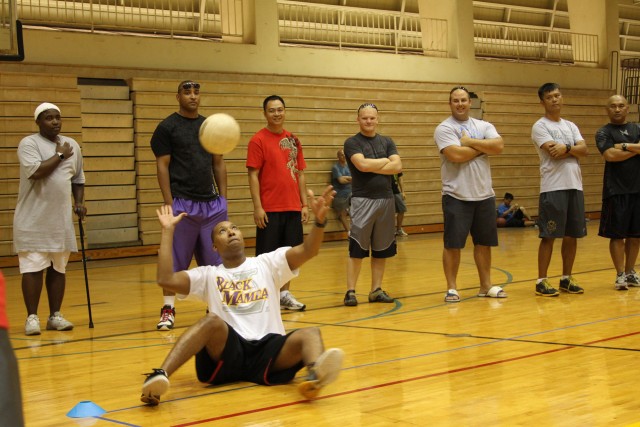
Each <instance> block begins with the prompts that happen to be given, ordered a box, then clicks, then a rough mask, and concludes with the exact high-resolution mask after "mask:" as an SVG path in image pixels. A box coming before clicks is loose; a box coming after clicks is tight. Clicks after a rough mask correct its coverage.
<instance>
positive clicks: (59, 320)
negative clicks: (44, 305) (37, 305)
mask: <svg viewBox="0 0 640 427" xmlns="http://www.w3.org/2000/svg"><path fill="white" fill-rule="evenodd" d="M72 329H73V323H71V322H69V321H68V320H67V319H65V318H64V317H62V313H60V312H59V311H56V312H55V313H53V316H50V317H49V320H47V331H70V330H72Z"/></svg>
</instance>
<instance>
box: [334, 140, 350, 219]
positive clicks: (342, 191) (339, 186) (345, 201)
mask: <svg viewBox="0 0 640 427" xmlns="http://www.w3.org/2000/svg"><path fill="white" fill-rule="evenodd" d="M337 155H338V161H337V162H336V163H335V164H334V165H333V167H332V168H331V185H333V188H334V189H335V190H336V196H335V197H334V198H333V205H332V206H331V207H332V208H333V210H334V211H336V214H337V215H338V219H339V220H340V222H341V223H342V227H343V228H344V231H349V229H350V228H351V224H350V223H349V203H350V201H351V171H349V165H347V159H346V158H345V157H344V151H343V150H342V149H340V150H338V153H337Z"/></svg>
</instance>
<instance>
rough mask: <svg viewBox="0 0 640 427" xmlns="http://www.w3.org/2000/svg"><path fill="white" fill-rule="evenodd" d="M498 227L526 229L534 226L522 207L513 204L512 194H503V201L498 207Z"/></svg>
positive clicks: (533, 222)
mask: <svg viewBox="0 0 640 427" xmlns="http://www.w3.org/2000/svg"><path fill="white" fill-rule="evenodd" d="M497 221H498V227H528V226H532V225H535V221H533V220H532V219H531V217H530V216H529V214H528V213H527V211H526V210H525V208H524V207H522V206H520V205H518V204H517V203H513V194H511V193H504V200H503V202H502V203H500V205H498V219H497Z"/></svg>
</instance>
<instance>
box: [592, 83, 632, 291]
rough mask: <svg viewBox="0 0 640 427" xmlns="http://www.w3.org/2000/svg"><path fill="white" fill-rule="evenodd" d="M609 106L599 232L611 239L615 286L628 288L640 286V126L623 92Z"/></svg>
mask: <svg viewBox="0 0 640 427" xmlns="http://www.w3.org/2000/svg"><path fill="white" fill-rule="evenodd" d="M606 109H607V114H608V115H609V121H610V123H609V124H607V125H605V126H603V127H601V128H600V129H599V130H598V132H596V145H597V146H598V150H600V153H602V157H604V159H605V161H606V163H605V166H604V181H603V183H602V213H601V215H600V230H599V232H598V235H599V236H602V237H606V238H608V239H610V240H609V252H610V253H611V260H612V261H613V266H614V267H615V269H616V273H617V274H616V280H615V282H614V288H615V289H617V290H619V291H624V290H627V289H628V287H629V286H634V287H638V286H640V277H638V274H637V273H636V271H635V270H634V266H635V264H636V259H637V258H638V249H639V248H640V221H638V219H637V218H638V217H639V216H640V144H639V143H638V141H640V125H638V123H629V122H627V114H629V103H628V102H627V100H626V98H625V97H624V96H622V95H613V96H612V97H610V98H609V101H608V102H607V108H606ZM625 257H626V260H625Z"/></svg>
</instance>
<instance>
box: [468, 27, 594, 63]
mask: <svg viewBox="0 0 640 427" xmlns="http://www.w3.org/2000/svg"><path fill="white" fill-rule="evenodd" d="M474 43H475V52H476V57H492V58H509V59H515V60H519V61H542V62H558V63H561V64H576V63H581V64H585V63H586V64H597V63H598V36H596V35H593V34H580V33H572V32H570V31H559V30H547V29H541V28H539V27H533V26H523V25H515V24H496V23H478V22H476V23H474Z"/></svg>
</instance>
